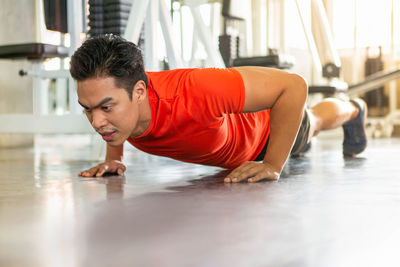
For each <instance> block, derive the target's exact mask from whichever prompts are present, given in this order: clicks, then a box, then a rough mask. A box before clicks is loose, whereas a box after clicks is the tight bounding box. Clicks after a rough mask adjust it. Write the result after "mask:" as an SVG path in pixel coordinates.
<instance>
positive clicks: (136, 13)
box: [124, 0, 150, 44]
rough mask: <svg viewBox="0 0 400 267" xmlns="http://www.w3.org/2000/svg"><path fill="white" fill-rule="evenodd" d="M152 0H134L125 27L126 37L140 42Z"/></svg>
mask: <svg viewBox="0 0 400 267" xmlns="http://www.w3.org/2000/svg"><path fill="white" fill-rule="evenodd" d="M149 2H150V0H134V1H133V2H132V6H131V10H130V12H129V17H128V23H127V25H126V28H125V33H124V38H125V39H126V40H128V41H131V42H133V43H135V44H138V41H139V36H140V31H141V30H142V25H143V22H144V17H145V15H146V14H147V13H146V10H147V7H148V6H149Z"/></svg>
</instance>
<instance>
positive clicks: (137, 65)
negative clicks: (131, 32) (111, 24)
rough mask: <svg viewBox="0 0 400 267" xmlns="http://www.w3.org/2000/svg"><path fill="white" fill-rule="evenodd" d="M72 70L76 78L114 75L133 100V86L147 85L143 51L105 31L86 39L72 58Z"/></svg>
mask: <svg viewBox="0 0 400 267" xmlns="http://www.w3.org/2000/svg"><path fill="white" fill-rule="evenodd" d="M70 73H71V76H72V78H74V79H75V80H76V81H84V80H86V79H90V78H97V77H113V78H115V82H116V86H117V87H121V88H124V89H125V90H126V91H127V93H128V95H129V98H130V99H132V90H133V86H134V85H135V84H136V83H137V82H138V81H140V80H143V81H144V82H145V84H146V88H147V85H148V81H147V75H146V73H145V72H144V63H143V56H142V52H141V50H140V49H139V48H138V47H137V46H136V45H135V44H134V43H132V42H129V41H127V40H125V39H124V38H122V37H121V36H118V35H113V34H104V35H99V36H96V37H93V38H90V39H88V40H86V41H85V42H84V43H83V44H82V46H81V47H79V48H78V49H77V50H76V51H75V53H74V54H73V55H72V57H71V62H70Z"/></svg>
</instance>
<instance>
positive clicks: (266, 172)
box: [224, 161, 280, 183]
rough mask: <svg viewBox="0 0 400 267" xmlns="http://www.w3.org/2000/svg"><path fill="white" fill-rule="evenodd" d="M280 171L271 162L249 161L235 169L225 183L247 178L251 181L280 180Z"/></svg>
mask: <svg viewBox="0 0 400 267" xmlns="http://www.w3.org/2000/svg"><path fill="white" fill-rule="evenodd" d="M279 175H280V172H279V171H278V170H276V168H274V167H273V166H272V165H271V164H269V163H267V162H264V163H261V162H255V161H247V162H245V163H243V164H242V165H240V166H239V167H237V168H236V169H234V170H233V171H232V172H231V173H230V174H228V176H227V177H226V178H225V179H224V182H225V183H238V182H241V181H244V180H247V182H249V183H254V182H258V181H261V180H264V179H266V180H278V179H279Z"/></svg>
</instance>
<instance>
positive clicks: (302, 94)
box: [290, 73, 308, 103]
mask: <svg viewBox="0 0 400 267" xmlns="http://www.w3.org/2000/svg"><path fill="white" fill-rule="evenodd" d="M290 76H291V77H290V78H291V79H290V80H291V86H290V88H291V91H292V92H291V93H292V94H293V95H295V96H296V98H298V100H299V101H301V102H303V103H305V102H306V100H307V96H308V84H307V81H306V80H305V79H304V78H303V77H302V76H300V75H298V74H294V73H293V74H290Z"/></svg>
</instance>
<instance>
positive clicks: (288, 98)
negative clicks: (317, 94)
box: [264, 78, 307, 172]
mask: <svg viewBox="0 0 400 267" xmlns="http://www.w3.org/2000/svg"><path fill="white" fill-rule="evenodd" d="M306 99H307V84H306V83H305V82H304V80H302V78H296V79H294V81H293V84H291V85H290V86H289V87H288V88H286V89H285V90H284V91H283V93H282V94H281V95H280V96H279V98H278V99H277V101H276V102H275V103H274V105H273V107H272V108H271V113H270V115H271V119H270V129H271V132H270V139H269V145H268V149H267V152H266V154H265V157H264V162H266V163H269V164H271V165H272V166H273V167H275V168H276V169H277V171H279V172H281V171H282V169H283V166H284V165H285V162H286V160H287V158H288V157H289V153H290V151H291V149H292V146H293V143H294V140H295V138H296V135H297V132H298V129H299V126H300V123H301V119H302V115H303V110H304V105H305V102H306Z"/></svg>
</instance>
